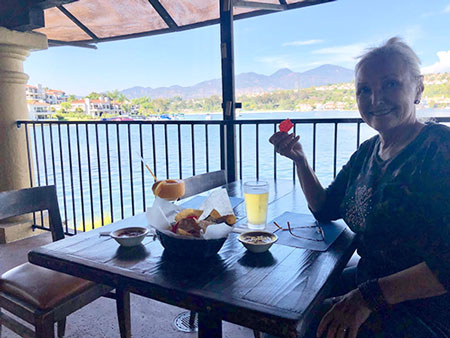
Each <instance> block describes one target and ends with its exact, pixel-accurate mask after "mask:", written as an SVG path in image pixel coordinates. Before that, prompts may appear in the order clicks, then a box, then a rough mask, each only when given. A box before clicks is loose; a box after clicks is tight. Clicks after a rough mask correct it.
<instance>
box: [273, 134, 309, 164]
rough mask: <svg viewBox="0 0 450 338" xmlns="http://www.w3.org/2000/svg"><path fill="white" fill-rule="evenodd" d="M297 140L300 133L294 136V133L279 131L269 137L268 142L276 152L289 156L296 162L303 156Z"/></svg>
mask: <svg viewBox="0 0 450 338" xmlns="http://www.w3.org/2000/svg"><path fill="white" fill-rule="evenodd" d="M299 140H300V135H298V136H295V135H294V133H292V134H288V133H285V132H281V131H279V132H277V133H275V134H273V135H272V136H271V137H270V139H269V142H270V143H272V144H273V145H274V147H275V151H276V152H277V153H279V154H280V155H283V156H286V157H287V158H290V159H291V160H293V161H294V162H298V161H301V160H303V159H304V158H305V154H304V153H303V148H302V145H301V144H300V142H299Z"/></svg>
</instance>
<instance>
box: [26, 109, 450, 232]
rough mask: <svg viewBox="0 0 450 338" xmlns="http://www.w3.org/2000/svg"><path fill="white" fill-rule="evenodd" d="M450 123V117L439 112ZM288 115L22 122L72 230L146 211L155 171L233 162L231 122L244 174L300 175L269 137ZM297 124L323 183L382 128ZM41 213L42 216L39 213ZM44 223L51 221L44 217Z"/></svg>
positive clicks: (32, 169) (42, 179)
mask: <svg viewBox="0 0 450 338" xmlns="http://www.w3.org/2000/svg"><path fill="white" fill-rule="evenodd" d="M434 120H436V121H437V122H447V123H448V122H450V117H439V118H434ZM280 121H281V120H278V119H277V120H238V121H222V120H220V121H212V120H211V121H188V120H179V121H79V122H65V121H45V122H42V121H18V122H17V126H18V127H19V128H23V130H24V137H25V138H26V141H27V156H28V167H29V168H28V170H29V177H30V185H31V186H40V185H48V184H55V185H56V187H57V191H58V198H59V202H60V208H61V215H62V218H63V221H64V224H65V232H66V234H68V235H72V234H76V233H77V231H88V230H91V229H92V228H94V227H97V226H102V225H105V224H108V223H110V222H114V221H117V220H119V219H122V218H125V217H129V216H131V215H134V214H136V213H138V212H142V211H145V210H146V208H147V207H148V206H149V205H151V203H152V201H153V194H152V190H151V187H152V185H153V178H152V177H151V176H150V174H149V173H147V172H146V169H145V166H144V163H143V162H142V161H141V158H143V159H144V161H145V162H146V163H147V164H148V165H149V166H150V167H151V168H152V170H153V172H154V173H155V175H156V176H157V177H158V179H165V178H185V177H189V176H192V175H197V174H201V173H205V172H209V171H215V170H219V169H224V168H225V160H226V159H225V156H226V151H225V147H226V145H225V141H224V140H225V137H224V134H225V133H226V130H227V128H229V127H233V126H234V128H235V135H236V149H235V150H236V159H237V163H236V170H237V178H238V179H252V178H256V179H264V178H274V179H277V178H282V179H292V180H294V181H295V180H296V173H295V168H294V165H293V163H292V162H291V161H289V160H288V159H285V158H283V157H281V156H280V155H278V154H276V153H275V151H274V149H273V147H272V146H271V145H270V144H269V142H268V139H269V137H270V135H272V134H273V133H274V132H275V131H277V125H278V123H280ZM292 122H293V123H294V128H293V131H294V132H295V133H298V134H300V135H301V142H302V145H303V148H304V150H305V152H306V153H307V155H308V158H309V159H310V162H311V165H312V167H313V169H314V170H315V171H316V174H317V175H318V177H319V179H320V180H321V181H322V183H323V184H327V183H329V182H331V180H332V179H333V177H334V176H335V175H336V173H337V171H338V169H339V167H341V166H342V165H343V164H345V162H346V161H347V160H348V158H349V157H350V155H351V153H353V152H354V151H355V150H356V149H357V147H358V146H359V144H360V143H361V142H362V141H364V140H366V139H368V138H369V137H371V136H372V135H374V134H375V133H374V131H372V130H371V129H370V128H369V127H368V126H367V125H365V124H364V122H363V121H362V120H361V119H359V118H336V119H328V118H327V119H293V120H292ZM39 219H40V220H39ZM35 224H36V225H35V226H36V227H37V228H44V229H46V227H45V226H44V222H43V220H42V215H41V217H37V218H36V220H35Z"/></svg>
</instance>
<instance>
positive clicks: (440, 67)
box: [422, 50, 450, 74]
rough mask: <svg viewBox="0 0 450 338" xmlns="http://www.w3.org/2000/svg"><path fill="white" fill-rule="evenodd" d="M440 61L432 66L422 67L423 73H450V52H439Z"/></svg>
mask: <svg viewBox="0 0 450 338" xmlns="http://www.w3.org/2000/svg"><path fill="white" fill-rule="evenodd" d="M437 56H438V58H439V61H438V62H436V63H434V64H432V65H431V66H426V67H422V73H424V74H428V73H445V72H450V50H448V51H441V52H437Z"/></svg>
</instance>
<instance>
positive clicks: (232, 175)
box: [219, 0, 236, 182]
mask: <svg viewBox="0 0 450 338" xmlns="http://www.w3.org/2000/svg"><path fill="white" fill-rule="evenodd" d="M232 1H233V0H219V12H220V50H221V55H222V109H223V119H224V121H234V120H235V119H236V116H235V115H236V114H235V110H236V106H235V103H236V97H235V85H234V34H233V4H232ZM235 134H236V133H235V127H234V125H233V124H227V125H224V127H223V128H221V149H222V154H221V168H222V169H225V171H226V173H227V181H228V182H234V181H236V136H235Z"/></svg>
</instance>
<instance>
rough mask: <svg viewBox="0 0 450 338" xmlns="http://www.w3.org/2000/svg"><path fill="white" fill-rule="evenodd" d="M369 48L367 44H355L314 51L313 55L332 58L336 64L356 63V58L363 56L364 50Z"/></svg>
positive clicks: (332, 61)
mask: <svg viewBox="0 0 450 338" xmlns="http://www.w3.org/2000/svg"><path fill="white" fill-rule="evenodd" d="M365 48H367V45H366V44H363V43H355V44H351V45H344V46H334V47H327V48H321V49H316V50H313V51H312V52H311V53H312V54H318V55H327V56H328V57H329V56H330V55H332V57H331V58H330V61H331V63H334V64H336V63H337V62H349V63H354V62H355V59H356V57H358V56H359V55H361V54H362V53H363V51H364V49H365Z"/></svg>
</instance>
